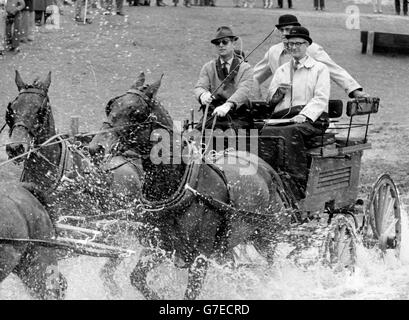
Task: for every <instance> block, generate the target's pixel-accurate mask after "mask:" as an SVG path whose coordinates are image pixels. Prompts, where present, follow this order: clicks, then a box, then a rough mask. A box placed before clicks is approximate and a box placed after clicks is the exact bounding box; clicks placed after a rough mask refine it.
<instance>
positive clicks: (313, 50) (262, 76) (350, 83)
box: [254, 14, 369, 98]
mask: <svg viewBox="0 0 409 320" xmlns="http://www.w3.org/2000/svg"><path fill="white" fill-rule="evenodd" d="M295 26H301V24H300V23H299V22H298V20H297V17H296V16H294V15H291V14H285V15H282V16H280V17H279V18H278V24H277V25H276V28H277V29H278V30H279V31H280V33H281V38H282V42H280V43H278V44H276V45H273V46H272V47H271V48H270V49H269V50H268V51H267V53H266V54H265V55H264V58H263V59H262V60H261V61H260V62H258V63H257V64H256V66H255V67H254V80H255V86H256V88H259V86H260V85H261V84H262V83H263V82H265V81H266V80H267V79H268V78H270V77H271V76H272V75H274V72H275V71H276V70H277V68H278V67H280V66H281V65H283V64H284V63H286V62H288V61H290V60H291V55H290V53H289V50H288V48H286V43H287V38H286V36H287V35H288V34H289V32H290V30H291V28H293V27H295ZM307 54H308V55H309V56H310V57H312V58H313V59H314V60H316V61H319V62H322V63H323V64H325V65H326V66H327V67H328V70H329V73H330V77H331V80H333V81H334V82H335V83H336V84H337V85H339V86H340V87H341V88H342V89H344V91H345V92H346V93H347V94H348V96H349V97H350V98H358V97H368V96H369V95H368V94H367V93H365V92H364V91H363V90H362V87H361V85H360V84H359V83H358V82H357V81H356V80H355V79H354V78H353V77H352V76H351V75H350V74H349V73H348V72H347V71H346V70H345V69H344V68H342V67H340V66H339V65H338V64H336V63H335V62H334V61H333V60H332V59H331V58H330V56H329V55H328V54H327V53H326V52H325V51H324V49H323V48H322V47H321V46H320V45H318V44H316V43H315V42H314V43H312V44H311V45H310V46H308V48H307Z"/></svg>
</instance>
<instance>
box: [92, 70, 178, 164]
mask: <svg viewBox="0 0 409 320" xmlns="http://www.w3.org/2000/svg"><path fill="white" fill-rule="evenodd" d="M144 83H145V75H144V73H141V74H140V75H139V76H138V78H137V79H136V81H135V82H134V84H133V85H132V86H131V88H130V89H129V90H128V91H127V92H126V93H125V94H123V95H121V96H118V97H116V98H113V99H111V100H110V101H109V102H108V104H107V105H106V107H105V113H106V116H107V120H106V121H105V122H104V123H103V125H102V128H101V132H100V133H98V134H96V135H95V136H94V138H93V140H92V141H91V143H90V145H89V151H90V153H91V154H92V155H94V156H95V155H98V154H99V155H107V154H115V153H121V152H123V151H127V150H133V151H135V152H137V153H138V154H141V155H142V154H146V152H147V149H148V148H149V145H150V133H151V132H152V130H153V129H155V128H156V126H157V125H158V124H160V125H162V126H166V127H169V126H170V127H172V119H171V118H170V116H169V114H168V113H167V111H166V110H165V109H164V108H163V107H162V106H161V105H160V103H158V102H157V101H156V100H155V97H156V94H157V91H158V89H159V87H160V84H161V79H160V80H158V81H157V82H155V83H153V84H151V85H146V84H144Z"/></svg>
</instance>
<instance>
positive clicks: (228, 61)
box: [220, 57, 234, 66]
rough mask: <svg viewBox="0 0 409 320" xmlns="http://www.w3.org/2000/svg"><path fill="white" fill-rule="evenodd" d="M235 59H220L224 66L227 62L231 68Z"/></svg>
mask: <svg viewBox="0 0 409 320" xmlns="http://www.w3.org/2000/svg"><path fill="white" fill-rule="evenodd" d="M233 58H234V57H231V59H229V60H227V61H224V60H223V59H222V58H220V63H221V64H222V65H223V63H224V62H226V63H227V64H228V65H229V66H231V64H232V62H233Z"/></svg>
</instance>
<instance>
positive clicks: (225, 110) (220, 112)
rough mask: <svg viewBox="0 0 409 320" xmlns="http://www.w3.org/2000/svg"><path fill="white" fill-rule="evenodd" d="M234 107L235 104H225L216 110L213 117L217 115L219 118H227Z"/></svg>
mask: <svg viewBox="0 0 409 320" xmlns="http://www.w3.org/2000/svg"><path fill="white" fill-rule="evenodd" d="M232 107H233V103H231V102H225V103H223V104H222V105H221V106H218V107H217V108H216V109H214V111H213V113H212V115H217V116H218V117H225V116H226V114H227V113H228V112H229V111H230V109H231V108H232Z"/></svg>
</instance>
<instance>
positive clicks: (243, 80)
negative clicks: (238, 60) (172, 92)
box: [194, 59, 253, 108]
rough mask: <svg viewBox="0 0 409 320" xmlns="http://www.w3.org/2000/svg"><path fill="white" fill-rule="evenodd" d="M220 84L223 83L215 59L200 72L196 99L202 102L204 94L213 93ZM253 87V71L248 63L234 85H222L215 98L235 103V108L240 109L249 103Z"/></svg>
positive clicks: (196, 87) (235, 79)
mask: <svg viewBox="0 0 409 320" xmlns="http://www.w3.org/2000/svg"><path fill="white" fill-rule="evenodd" d="M220 83H221V81H220V79H219V78H218V77H217V71H216V59H213V60H212V61H209V62H207V63H206V64H205V65H204V66H203V67H202V69H201V70H200V75H199V80H198V81H197V83H196V86H195V89H194V94H195V97H196V99H198V100H199V102H200V96H201V95H202V94H203V93H205V92H207V91H209V92H211V93H212V92H213V90H215V89H216V88H217V87H219V85H220ZM252 85H253V69H252V67H251V66H250V65H249V64H248V63H247V62H243V63H242V64H241V65H240V67H239V70H238V72H237V75H236V77H235V78H234V85H233V86H227V87H225V86H224V85H222V86H221V88H219V89H218V90H217V92H215V94H214V96H220V97H223V98H224V99H226V100H227V101H228V102H232V103H234V105H235V107H236V108H238V107H240V106H241V105H243V104H245V103H246V102H247V100H248V97H249V94H250V90H251V87H252Z"/></svg>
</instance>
